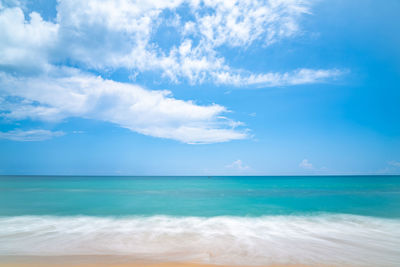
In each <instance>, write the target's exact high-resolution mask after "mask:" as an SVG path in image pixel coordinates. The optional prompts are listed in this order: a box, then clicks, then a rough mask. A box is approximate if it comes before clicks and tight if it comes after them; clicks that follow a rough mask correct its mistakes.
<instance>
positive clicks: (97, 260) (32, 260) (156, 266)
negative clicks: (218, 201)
mask: <svg viewBox="0 0 400 267" xmlns="http://www.w3.org/2000/svg"><path fill="white" fill-rule="evenodd" d="M0 267H338V266H333V265H324V264H323V265H320V264H314V265H305V264H278V263H276V264H267V265H246V264H245V265H235V264H222V263H221V264H217V263H201V262H184V261H182V262H173V261H171V262H169V261H165V260H157V259H154V260H153V261H149V260H141V259H137V258H133V257H130V256H122V255H121V256H112V255H96V256H94V255H91V256H84V255H70V256H0ZM340 267H343V266H340Z"/></svg>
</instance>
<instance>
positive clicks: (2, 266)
mask: <svg viewBox="0 0 400 267" xmlns="http://www.w3.org/2000/svg"><path fill="white" fill-rule="evenodd" d="M0 267H231V266H226V265H225V266H224V265H207V264H195V263H149V264H147V263H124V264H109V263H95V264H67V263H58V264H57V263H56V264H54V263H0ZM234 267H246V266H234ZM262 267H311V266H306V265H268V266H262Z"/></svg>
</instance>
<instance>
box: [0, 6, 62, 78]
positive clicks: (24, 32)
mask: <svg viewBox="0 0 400 267" xmlns="http://www.w3.org/2000/svg"><path fill="white" fill-rule="evenodd" d="M58 27H59V25H57V24H53V23H51V22H46V21H43V19H42V17H41V16H40V15H39V14H38V13H36V12H32V13H30V14H29V21H26V20H25V17H24V13H23V11H22V9H21V8H19V7H14V8H4V9H3V10H1V9H0V32H1V34H0V68H9V69H11V70H13V71H15V70H18V71H20V72H21V71H22V72H24V71H26V70H31V71H34V70H35V69H38V68H39V69H41V68H43V67H44V66H46V65H47V64H48V62H47V61H48V54H49V53H50V51H51V49H53V48H54V46H55V43H56V41H57V38H58V37H57V34H58Z"/></svg>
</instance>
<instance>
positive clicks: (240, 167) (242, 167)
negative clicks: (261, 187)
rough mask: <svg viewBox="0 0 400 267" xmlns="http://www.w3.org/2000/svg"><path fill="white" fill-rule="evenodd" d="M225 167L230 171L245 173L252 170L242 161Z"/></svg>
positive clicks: (236, 161)
mask: <svg viewBox="0 0 400 267" xmlns="http://www.w3.org/2000/svg"><path fill="white" fill-rule="evenodd" d="M225 167H226V168H228V169H232V170H238V171H245V170H249V169H250V166H248V165H246V164H244V163H243V162H242V161H241V160H240V159H238V160H235V161H234V162H232V163H231V164H229V165H227V166H225Z"/></svg>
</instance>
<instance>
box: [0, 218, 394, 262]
mask: <svg viewBox="0 0 400 267" xmlns="http://www.w3.org/2000/svg"><path fill="white" fill-rule="evenodd" d="M0 255H3V256H5V255H38V256H46V255H130V256H133V257H137V258H140V259H153V260H154V259H160V260H167V261H192V262H202V263H215V264H237V265H241V264H246V265H267V264H276V263H277V264H322V263H323V264H331V265H354V266H388V267H389V266H390V267H392V266H393V267H394V266H396V267H398V266H400V220H397V219H396V220H392V219H380V218H372V217H362V216H353V215H326V214H325V215H321V214H320V215H314V216H264V217H256V218H252V217H249V218H247V217H212V218H200V217H178V218H177V217H167V216H153V217H130V218H104V217H48V216H20V217H1V218H0Z"/></svg>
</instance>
